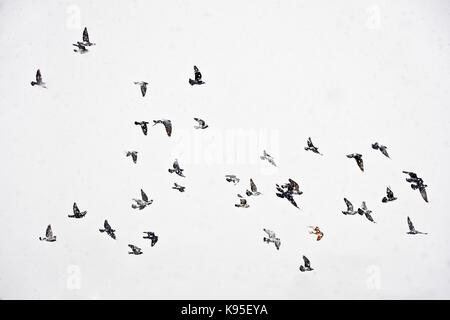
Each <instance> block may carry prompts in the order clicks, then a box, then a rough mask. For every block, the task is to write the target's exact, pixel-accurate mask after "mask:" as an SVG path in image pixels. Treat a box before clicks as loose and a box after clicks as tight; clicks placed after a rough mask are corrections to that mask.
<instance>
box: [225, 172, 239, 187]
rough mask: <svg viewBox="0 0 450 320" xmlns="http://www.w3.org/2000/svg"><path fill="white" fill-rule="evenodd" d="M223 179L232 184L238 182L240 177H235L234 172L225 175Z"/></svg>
mask: <svg viewBox="0 0 450 320" xmlns="http://www.w3.org/2000/svg"><path fill="white" fill-rule="evenodd" d="M225 180H227V181H228V182H233V183H234V185H236V184H238V183H239V181H240V179H239V178H238V177H236V176H235V175H234V174H227V175H225Z"/></svg>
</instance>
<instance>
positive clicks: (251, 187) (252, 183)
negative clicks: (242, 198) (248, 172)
mask: <svg viewBox="0 0 450 320" xmlns="http://www.w3.org/2000/svg"><path fill="white" fill-rule="evenodd" d="M250 189H251V190H252V191H253V192H256V191H258V189H257V188H256V184H255V183H254V182H253V179H250Z"/></svg>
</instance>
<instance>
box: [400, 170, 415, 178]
mask: <svg viewBox="0 0 450 320" xmlns="http://www.w3.org/2000/svg"><path fill="white" fill-rule="evenodd" d="M402 172H403V173H406V174H407V175H409V176H410V177H411V178H413V179H417V174H415V173H414V172H410V171H402Z"/></svg>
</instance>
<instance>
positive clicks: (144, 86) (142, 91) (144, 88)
mask: <svg viewBox="0 0 450 320" xmlns="http://www.w3.org/2000/svg"><path fill="white" fill-rule="evenodd" d="M146 92H147V85H146V84H145V83H143V84H141V93H142V96H143V97H145V93H146Z"/></svg>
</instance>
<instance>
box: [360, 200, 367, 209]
mask: <svg viewBox="0 0 450 320" xmlns="http://www.w3.org/2000/svg"><path fill="white" fill-rule="evenodd" d="M361 209H362V210H363V211H367V206H366V202H365V201H363V202H362V204H361Z"/></svg>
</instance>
